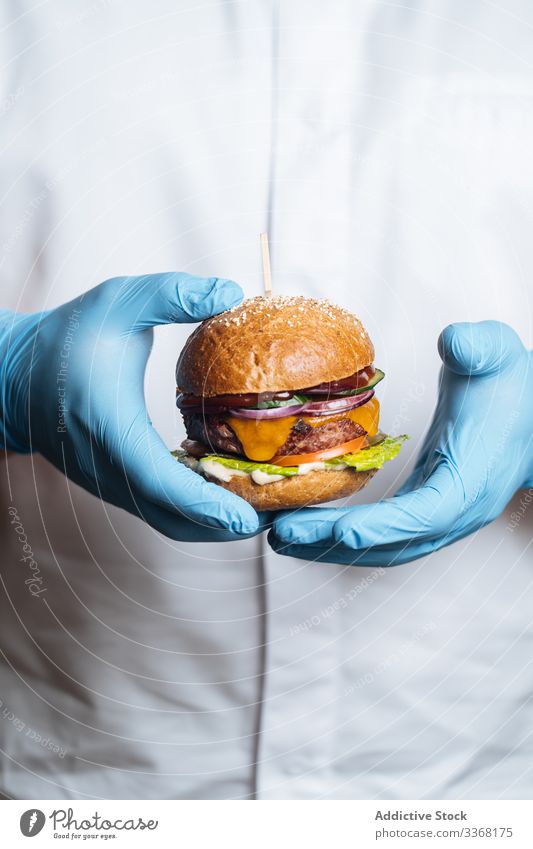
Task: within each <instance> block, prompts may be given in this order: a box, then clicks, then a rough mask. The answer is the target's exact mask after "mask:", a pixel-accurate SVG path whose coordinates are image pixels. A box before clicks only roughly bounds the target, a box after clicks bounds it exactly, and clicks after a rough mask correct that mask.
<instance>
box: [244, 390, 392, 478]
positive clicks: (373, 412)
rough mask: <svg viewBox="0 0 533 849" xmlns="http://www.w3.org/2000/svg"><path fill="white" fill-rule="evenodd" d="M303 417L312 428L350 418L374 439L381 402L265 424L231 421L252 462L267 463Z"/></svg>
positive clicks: (372, 400) (265, 421) (265, 422)
mask: <svg viewBox="0 0 533 849" xmlns="http://www.w3.org/2000/svg"><path fill="white" fill-rule="evenodd" d="M299 418H300V419H303V420H304V422H305V423H306V424H308V425H311V427H320V426H321V425H323V424H326V422H334V421H338V420H339V419H345V418H348V419H351V420H352V421H353V422H357V424H359V425H361V427H362V428H364V430H366V432H367V433H368V434H369V435H370V436H373V435H374V434H375V433H377V430H378V423H379V401H378V400H377V398H375V397H374V398H371V399H370V401H367V402H366V404H363V406H362V407H356V408H355V410H350V411H349V412H347V413H342V414H339V415H334V416H285V417H284V418H282V419H273V420H268V419H266V420H263V421H258V420H256V419H239V418H237V417H236V416H228V418H227V422H228V424H229V426H230V427H231V428H232V429H233V430H234V432H235V433H236V435H237V436H238V438H239V440H240V442H241V445H242V447H243V449H244V453H245V454H246V456H247V457H248V459H250V460H256V461H257V462H266V461H267V460H271V459H272V457H274V456H275V455H276V454H277V453H278V449H279V448H281V446H282V445H283V443H284V442H286V441H287V439H288V436H289V433H290V432H291V429H292V427H293V426H294V425H295V424H296V422H297V420H298V419H299Z"/></svg>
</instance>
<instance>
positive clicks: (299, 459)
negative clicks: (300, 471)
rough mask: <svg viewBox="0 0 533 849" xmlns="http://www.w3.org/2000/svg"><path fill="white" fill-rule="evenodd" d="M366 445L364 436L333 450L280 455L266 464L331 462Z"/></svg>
mask: <svg viewBox="0 0 533 849" xmlns="http://www.w3.org/2000/svg"><path fill="white" fill-rule="evenodd" d="M367 445H368V442H367V439H366V436H358V437H357V439H351V440H350V441H349V442H343V443H342V445H335V447H334V448H325V449H324V450H323V451H315V452H314V453H313V454H282V455H281V456H280V457H273V458H272V460H269V461H268V462H269V463H270V464H271V465H272V466H303V464H304V463H320V462H321V461H322V460H332V459H333V457H340V456H341V455H342V454H352V453H353V452H354V451H360V450H361V448H366V447H367Z"/></svg>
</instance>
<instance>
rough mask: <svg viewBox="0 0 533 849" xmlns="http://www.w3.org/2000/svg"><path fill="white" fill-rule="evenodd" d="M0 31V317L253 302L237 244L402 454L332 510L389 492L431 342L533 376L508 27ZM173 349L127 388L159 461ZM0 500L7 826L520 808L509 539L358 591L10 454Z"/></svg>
mask: <svg viewBox="0 0 533 849" xmlns="http://www.w3.org/2000/svg"><path fill="white" fill-rule="evenodd" d="M0 27H1V34H0V60H1V64H2V67H3V71H2V74H1V75H0V111H1V115H2V120H1V130H0V133H1V148H2V155H1V163H2V191H1V201H0V276H1V281H2V282H1V287H2V295H3V302H4V305H5V306H11V307H13V308H18V309H22V310H37V309H41V308H43V307H45V308H46V307H50V306H53V305H55V304H59V303H61V302H63V301H64V300H66V299H68V298H70V297H72V296H73V295H74V294H76V293H79V292H81V291H83V290H85V289H86V288H88V287H89V286H91V285H94V284H96V283H97V282H100V281H101V280H103V279H106V278H108V277H111V276H114V275H117V274H127V273H132V274H137V273H138V274H141V273H147V272H152V271H162V270H169V269H176V270H186V271H189V272H191V273H197V274H205V275H212V274H217V275H219V276H227V277H232V278H234V279H236V280H238V281H239V282H240V283H241V284H242V285H243V287H244V288H245V290H246V292H247V294H249V295H252V294H255V293H258V292H260V291H261V275H260V257H259V250H258V233H259V232H260V231H261V230H263V229H265V228H268V229H269V232H270V237H271V247H272V260H273V274H274V285H275V288H276V290H277V291H278V292H287V293H303V294H308V295H317V296H328V297H331V298H332V299H334V300H337V301H339V302H340V303H342V304H344V305H345V306H347V307H348V308H350V309H352V310H353V311H354V312H356V313H357V314H358V315H359V316H360V317H361V319H362V320H363V321H364V323H365V324H366V326H367V328H368V330H369V332H370V334H371V336H372V338H373V341H374V343H375V347H376V351H377V354H376V363H377V365H379V366H380V367H382V368H383V369H384V370H385V371H386V373H387V379H386V380H385V381H384V383H383V384H381V385H380V390H379V397H380V400H381V401H382V424H383V426H384V427H385V428H387V429H388V430H390V431H391V432H401V431H408V432H409V433H410V434H411V436H412V439H411V441H410V442H409V443H408V444H407V445H406V446H405V447H404V449H403V450H402V456H401V458H400V459H398V460H397V461H395V463H394V464H390V466H389V467H388V468H385V469H384V470H383V471H382V472H380V474H379V475H378V476H377V477H376V478H375V480H374V481H373V482H372V484H371V486H370V487H369V488H368V489H367V490H366V491H365V492H364V494H360V495H359V496H358V500H361V501H363V500H375V499H377V498H379V497H380V496H382V495H384V494H386V493H390V492H392V491H394V488H395V487H396V486H397V484H398V483H399V482H401V481H402V480H403V479H404V477H405V476H406V474H407V472H408V469H409V465H410V462H411V461H412V458H413V457H414V455H415V453H416V451H417V448H418V446H419V444H420V440H421V438H422V436H423V433H424V430H425V428H426V426H427V423H428V421H429V417H430V414H431V411H432V408H433V404H434V400H435V389H436V379H437V372H438V366H439V360H438V356H437V353H436V340H437V336H438V333H439V331H440V330H441V329H442V327H444V326H445V325H446V324H447V323H448V322H450V321H455V320H460V321H465V320H479V319H483V318H498V319H501V320H505V321H508V322H509V323H511V324H512V325H513V326H514V327H515V328H516V329H517V330H518V332H519V333H521V335H522V338H523V340H524V342H525V343H526V344H528V345H529V346H530V347H533V334H532V310H531V296H530V293H531V280H532V279H533V252H532V248H531V245H532V239H531V225H532V219H533V206H532V199H533V172H532V168H531V150H532V149H533V118H532V115H533V111H532V108H531V107H532V97H533V87H532V68H531V56H532V50H531V48H532V46H533V10H532V8H531V6H530V4H528V3H527V2H525V0H523V2H518V0H515V2H510V0H508V1H507V2H502V3H500V4H499V5H498V6H496V5H494V4H489V3H486V2H483V1H482V0H475V2H471V3H469V4H464V3H461V2H459V0H441V2H438V3H423V2H415V3H411V4H410V6H409V8H407V7H405V6H403V5H402V4H399V3H393V2H388V3H381V2H377V0H373V2H359V3H350V2H343V0H333V2H330V3H327V4H325V3H321V2H318V0H307V2H305V3H304V2H299V0H289V2H287V3H282V4H279V5H278V4H276V3H274V2H266V0H248V1H247V2H245V1H244V0H243V2H213V3H205V4H204V3H202V4H195V5H192V4H190V5H189V4H186V3H178V4H176V3H171V2H165V0H155V2H152V3H146V2H140V0H137V2H130V3H126V2H124V0H105V1H104V0H101V2H98V0H95V2H90V0H88V2H86V3H84V4H77V6H76V7H73V5H72V4H70V3H68V2H67V0H55V2H53V3H52V2H45V3H36V2H24V3H20V2H18V3H14V2H12V3H5V4H4V5H3V7H2V21H1V24H0ZM186 335H187V329H186V328H178V327H170V328H164V329H163V328H162V329H160V330H159V331H158V332H157V334H156V344H155V348H154V352H153V355H152V357H151V360H150V363H149V369H148V374H147V396H148V400H149V406H150V411H151V414H152V417H153V419H154V422H155V424H156V425H157V426H158V428H159V429H160V431H161V433H162V434H163V436H164V438H165V439H166V441H167V443H168V445H169V447H174V446H175V445H176V444H177V442H178V441H179V440H180V439H181V438H182V435H183V431H182V427H181V424H180V422H179V421H178V417H177V415H176V412H175V407H174V376H173V369H174V363H175V360H176V355H177V352H178V351H179V349H180V347H181V345H182V344H183V341H184V339H185V337H186ZM6 471H7V472H8V474H4V476H3V478H2V483H1V494H0V497H1V501H2V504H3V506H2V507H1V509H0V523H1V526H0V533H1V548H2V578H3V582H4V588H5V596H4V601H3V611H2V616H1V617H0V631H1V637H0V646H1V649H2V653H3V655H2V660H3V663H2V665H1V667H0V679H1V685H0V694H1V695H0V698H1V699H2V702H3V708H2V709H4V708H6V709H8V711H10V712H12V713H13V714H14V715H15V716H16V717H18V718H19V719H20V723H24V725H25V730H22V731H21V730H18V728H17V725H16V724H15V722H14V721H13V720H11V719H8V718H7V717H2V716H1V710H0V718H2V721H1V722H0V746H1V748H2V750H3V752H4V756H3V757H2V759H1V760H0V791H1V792H2V793H4V794H5V795H6V796H13V797H19V798H32V797H33V798H87V797H89V798H92V797H101V798H108V797H112V798H115V797H117V798H120V797H122V798H199V797H200V798H241V797H245V798H249V797H253V796H255V797H257V798H319V797H327V798H353V797H359V798H367V797H383V798H394V797H398V798H402V797H403V798H431V797H435V798H442V797H450V798H457V797H462V796H464V797H471V798H484V797H488V798H491V797H497V796H502V797H510V798H512V797H518V798H530V796H531V792H532V782H533V776H532V769H533V767H532V765H533V745H532V741H531V727H532V719H533V707H532V705H531V696H532V688H531V672H530V663H531V653H532V642H533V630H532V626H531V609H532V601H533V588H532V578H533V575H532V557H531V549H530V548H528V546H529V544H530V542H531V536H532V528H533V525H532V521H533V520H532V515H533V514H532V513H531V512H530V513H526V515H525V517H524V519H523V520H522V521H521V522H520V525H519V526H518V528H516V529H515V530H514V532H513V533H511V532H510V531H509V530H507V528H506V526H507V524H508V522H509V513H510V512H512V509H513V506H512V505H511V506H510V507H509V511H508V514H507V515H504V516H503V517H502V518H501V519H500V520H499V521H497V522H496V523H494V524H493V525H492V526H490V527H488V528H485V529H484V530H483V531H482V532H480V533H478V534H476V535H475V536H473V537H471V538H469V539H467V540H464V541H462V542H460V543H457V544H456V545H454V546H452V547H450V548H448V549H446V550H444V551H441V552H440V553H438V554H434V555H432V556H431V557H430V558H428V559H425V560H420V561H417V562H415V563H413V564H410V565H408V566H404V567H399V568H396V569H393V570H390V571H386V572H385V573H384V574H381V573H376V572H375V570H370V569H352V568H347V567H346V568H344V567H338V566H334V565H316V564H309V563H305V562H304V561H295V560H289V559H287V558H281V557H278V556H276V555H274V554H272V553H271V552H270V551H269V550H268V548H267V547H266V544H265V543H263V541H261V540H259V539H257V540H252V541H247V542H240V543H235V544H231V545H227V546H224V547H221V546H216V545H209V544H205V545H195V546H193V545H187V544H182V543H175V542H171V541H169V540H167V539H165V538H163V537H161V536H159V535H158V534H157V533H155V532H154V531H152V530H151V529H150V528H148V527H147V526H145V525H143V524H142V523H141V522H139V521H137V520H135V519H133V518H132V517H130V516H129V515H126V514H125V513H123V512H121V511H119V510H117V509H115V508H111V507H108V506H106V505H103V504H100V503H98V502H97V501H96V500H95V499H94V498H92V497H91V496H89V495H87V494H85V493H84V492H83V491H81V490H80V489H79V488H78V487H76V486H74V485H71V484H69V483H68V482H67V481H66V480H64V479H63V478H62V477H61V475H59V473H57V472H56V471H55V470H54V469H52V468H51V467H50V466H49V465H48V464H47V463H46V462H45V461H43V460H42V459H41V458H40V457H38V456H36V457H22V456H19V457H15V458H12V459H10V460H9V463H8V466H7V470H6ZM11 503H12V504H13V505H14V506H15V507H16V508H17V510H18V513H19V515H20V517H21V520H22V522H23V524H24V527H25V531H26V533H27V534H28V538H29V540H30V542H31V545H32V547H33V549H34V551H35V553H36V556H37V559H38V562H39V564H40V566H41V569H42V571H43V574H44V575H45V579H46V585H47V593H46V603H44V602H40V601H38V600H36V599H33V598H31V596H29V594H28V592H27V588H26V587H25V586H24V583H23V579H22V577H21V566H20V563H19V557H20V547H19V543H18V541H17V539H16V537H15V535H14V533H13V530H12V528H11V527H10V526H9V524H8V518H9V517H8V515H7V506H8V504H11ZM365 578H366V580H367V581H368V586H366V588H365V584H364V583H362V582H364V580H365ZM341 599H344V602H345V606H342V605H341V602H340V600H341ZM347 600H348V601H347ZM335 602H337V607H338V608H339V609H338V610H335V611H334V613H333V614H331V613H329V612H328V605H334V604H335ZM317 620H318V624H317ZM306 623H307V624H306ZM309 623H311V624H309ZM7 716H9V713H8V714H7ZM20 723H19V726H20ZM28 727H30V728H31V729H33V730H34V731H35V732H36V733H39V734H40V735H41V737H42V738H44V739H45V740H46V739H50V741H53V743H54V744H56V745H57V746H58V747H60V748H62V749H63V750H64V752H65V754H64V756H60V755H59V754H55V753H54V752H52V751H50V749H47V748H46V746H45V745H43V744H42V743H41V744H40V743H38V742H36V740H35V737H34V736H33V737H32V735H30V734H27V733H26V730H27V728H28Z"/></svg>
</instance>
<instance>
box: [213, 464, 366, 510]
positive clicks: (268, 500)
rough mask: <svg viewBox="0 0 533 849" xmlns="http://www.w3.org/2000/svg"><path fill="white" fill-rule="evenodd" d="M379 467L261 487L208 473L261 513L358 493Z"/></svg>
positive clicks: (311, 475) (298, 477)
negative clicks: (225, 479)
mask: <svg viewBox="0 0 533 849" xmlns="http://www.w3.org/2000/svg"><path fill="white" fill-rule="evenodd" d="M376 471H377V469H371V470H370V471H368V472H356V471H355V470H354V469H340V470H339V471H336V472H321V471H315V472H309V473H308V474H306V475H294V477H287V478H285V480H282V481H276V482H275V483H267V484H264V485H263V486H261V485H260V484H257V483H254V481H253V480H252V479H251V478H250V477H249V476H247V477H240V476H239V475H234V476H233V477H232V478H231V480H229V481H227V482H226V481H220V480H216V479H215V478H211V477H210V476H209V475H206V478H207V479H208V480H210V481H212V482H213V483H216V484H218V485H219V486H223V487H224V489H229V490H231V492H234V493H235V495H239V496H240V497H241V498H244V500H245V501H248V502H249V503H250V504H251V505H252V507H254V508H255V509H256V510H257V511H258V512H260V511H261V510H287V509H289V508H291V507H310V506H312V505H313V504H323V503H324V501H335V499H336V498H345V497H346V496H347V495H351V494H352V492H357V491H358V490H359V489H363V487H364V486H366V485H367V483H368V482H369V480H370V479H371V478H372V477H373V476H374V475H375V474H376Z"/></svg>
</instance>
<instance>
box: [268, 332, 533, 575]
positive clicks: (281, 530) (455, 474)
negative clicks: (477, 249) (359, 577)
mask: <svg viewBox="0 0 533 849" xmlns="http://www.w3.org/2000/svg"><path fill="white" fill-rule="evenodd" d="M438 347H439V353H440V356H441V358H442V360H443V363H444V365H443V367H442V371H441V380H440V391H439V399H438V403H437V407H436V411H435V415H434V417H433V421H432V424H431V427H430V429H429V432H428V434H427V436H426V438H425V441H424V445H423V448H422V450H421V452H420V455H419V457H418V460H417V463H416V466H415V469H414V471H413V473H412V474H411V475H410V477H409V478H408V480H407V481H406V483H405V484H404V485H403V486H402V487H401V489H400V490H399V491H398V492H397V493H396V494H395V496H394V497H393V498H387V499H385V500H383V501H380V502H378V503H376V504H368V505H361V506H357V507H347V508H341V509H338V510H335V509H327V508H314V509H306V510H301V511H299V512H295V513H284V514H280V515H279V516H278V518H277V519H276V520H275V522H274V525H273V528H272V531H271V532H270V535H269V541H270V543H271V545H272V547H273V548H274V550H275V551H277V552H278V553H279V554H286V555H290V556H292V557H301V558H304V559H306V560H319V561H322V562H326V563H343V564H354V565H359V566H378V565H379V566H395V565H397V564H400V563H407V562H408V561H410V560H415V559H416V558H418V557H423V556H424V555H426V554H429V553H430V552H432V551H435V550H437V549H439V548H442V547H443V546H445V545H449V544H450V543H452V542H455V541H456V540H458V539H461V538H462V537H465V536H467V535H468V534H471V533H472V532H473V531H476V530H477V529H478V528H481V527H483V526H484V525H486V524H488V523H489V522H492V521H493V519H495V518H496V517H497V516H499V514H500V513H501V512H502V511H503V509H504V508H505V506H506V504H507V503H508V501H509V500H510V498H511V497H512V496H513V495H514V493H515V492H516V491H517V490H518V489H520V488H521V487H529V486H532V485H533V354H532V353H530V352H528V351H527V350H526V349H525V348H524V346H523V345H522V343H521V341H520V339H519V338H518V336H517V335H516V333H515V332H514V331H513V330H512V329H511V328H510V327H509V326H508V325H506V324H501V323H499V322H497V321H482V322H479V323H478V324H452V325H449V326H448V327H446V329H445V330H444V331H443V332H442V334H441V336H440V338H439V342H438ZM331 474H334V472H331Z"/></svg>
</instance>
